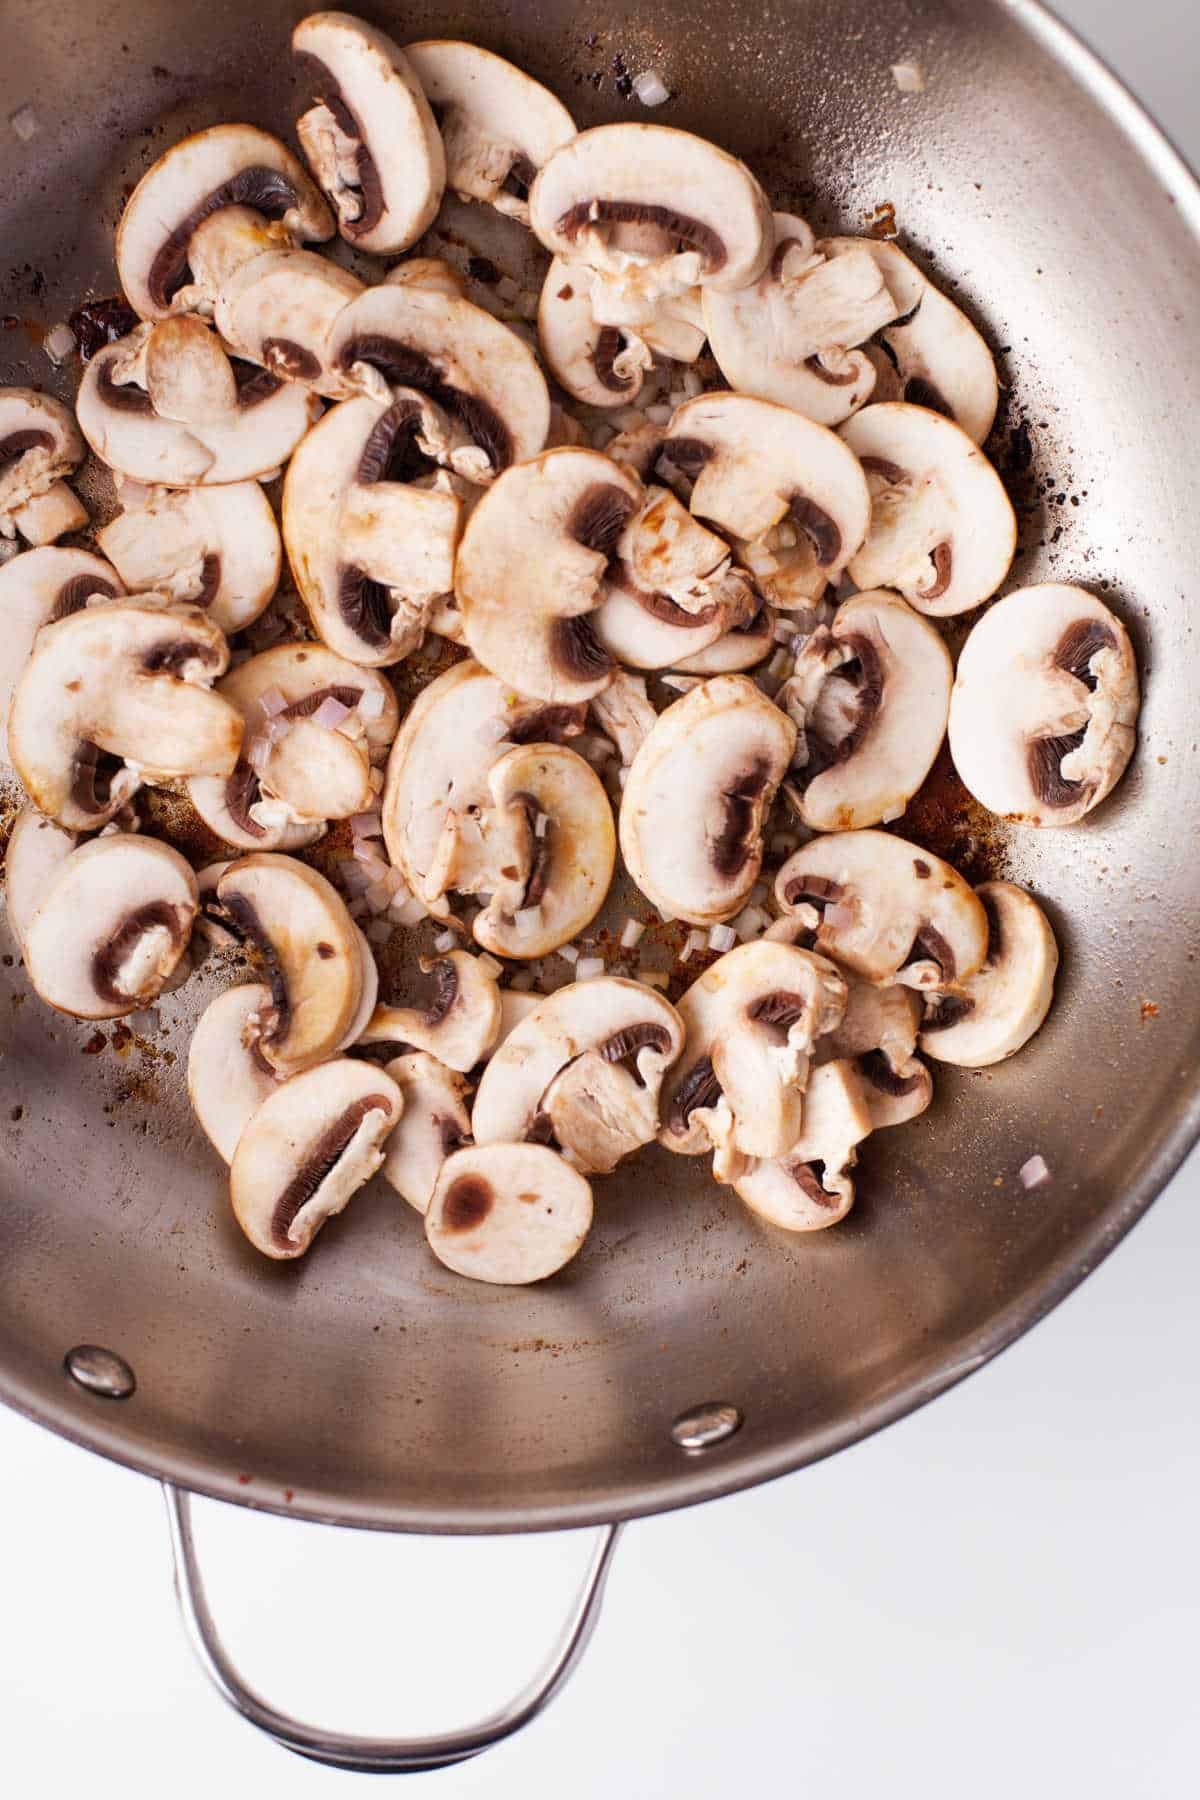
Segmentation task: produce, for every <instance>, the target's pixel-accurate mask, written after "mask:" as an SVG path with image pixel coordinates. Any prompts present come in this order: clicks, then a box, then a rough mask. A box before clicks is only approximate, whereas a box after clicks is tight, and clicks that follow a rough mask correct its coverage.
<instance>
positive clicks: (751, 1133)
mask: <svg viewBox="0 0 1200 1800" xmlns="http://www.w3.org/2000/svg"><path fill="white" fill-rule="evenodd" d="M845 1007H846V983H845V981H844V980H843V978H842V976H841V975H840V974H839V973H838V971H837V969H835V968H834V966H833V964H832V963H831V962H827V961H826V959H825V958H824V957H823V956H814V955H813V954H812V953H811V952H810V951H808V950H804V949H800V948H799V947H798V946H796V945H793V944H780V943H772V942H770V941H769V940H767V939H760V940H759V941H757V942H755V943H749V944H740V945H739V946H738V948H737V949H736V950H730V951H727V952H726V954H725V955H724V956H721V957H718V958H717V961H716V962H715V963H713V964H712V966H711V967H710V968H708V969H706V970H705V972H704V974H703V975H701V976H700V978H699V980H698V981H694V982H693V983H692V985H691V987H690V988H689V989H688V990H687V992H686V993H685V994H684V995H683V996H682V998H681V999H680V1002H679V1016H680V1018H681V1019H682V1020H683V1023H684V1028H685V1030H686V1032H687V1047H686V1049H685V1050H684V1053H683V1055H682V1057H681V1058H680V1060H679V1062H678V1063H677V1064H676V1065H675V1067H674V1069H673V1070H672V1071H671V1074H670V1075H669V1077H668V1079H667V1084H666V1088H665V1091H664V1094H663V1123H662V1129H661V1131H660V1133H659V1142H660V1143H661V1144H663V1145H664V1146H665V1147H666V1148H667V1149H668V1150H675V1151H678V1152H680V1153H681V1154H682V1155H685V1156H696V1155H699V1154H700V1153H702V1152H703V1151H705V1150H707V1149H709V1148H710V1146H711V1145H714V1144H715V1145H718V1146H719V1147H720V1146H722V1145H723V1146H724V1147H725V1148H726V1150H727V1152H729V1153H740V1154H741V1155H742V1156H756V1157H767V1158H769V1157H775V1156H783V1155H784V1154H786V1152H787V1151H789V1150H790V1149H791V1147H792V1145H793V1144H794V1143H795V1142H796V1139H797V1138H798V1137H799V1135H800V1129H801V1123H802V1119H803V1115H804V1090H805V1086H806V1083H807V1081H808V1073H809V1063H810V1060H811V1058H812V1055H813V1052H814V1049H815V1047H816V1044H817V1040H818V1038H820V1037H822V1036H823V1035H824V1033H826V1032H828V1031H831V1030H832V1029H833V1028H834V1026H836V1025H837V1024H838V1023H839V1022H840V1020H841V1018H842V1014H843V1013H844V1011H845Z"/></svg>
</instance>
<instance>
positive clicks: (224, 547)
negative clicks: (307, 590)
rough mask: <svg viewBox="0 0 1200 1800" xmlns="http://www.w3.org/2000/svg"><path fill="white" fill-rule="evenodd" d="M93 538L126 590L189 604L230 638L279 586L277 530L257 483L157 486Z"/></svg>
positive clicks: (255, 616) (255, 614) (280, 556)
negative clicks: (200, 609)
mask: <svg viewBox="0 0 1200 1800" xmlns="http://www.w3.org/2000/svg"><path fill="white" fill-rule="evenodd" d="M96 542H97V543H98V544H99V546H100V548H101V550H103V552H104V554H105V556H107V557H108V558H109V560H110V561H111V562H112V564H113V566H114V568H115V570H116V572H117V574H118V575H119V576H120V579H121V581H123V582H124V583H125V586H126V587H127V588H130V589H133V590H138V589H145V588H153V589H155V591H156V592H158V593H164V594H169V595H170V596H171V598H172V599H173V600H187V601H191V602H192V603H193V604H194V605H196V606H201V607H203V608H204V611H205V612H206V613H207V614H208V617H209V618H210V619H211V620H212V621H213V623H214V624H215V625H219V626H220V627H221V630H222V631H224V632H226V633H227V634H228V635H230V636H232V634H233V633H234V632H235V631H244V630H245V628H246V626H247V625H252V624H253V623H254V621H255V619H257V618H258V617H259V615H260V614H261V613H263V612H264V611H265V610H266V608H267V606H268V605H269V604H270V600H271V596H272V595H273V594H274V592H275V589H276V588H277V587H278V586H279V570H280V563H281V561H282V552H281V549H280V544H279V527H278V526H277V525H276V523H275V514H274V512H273V511H272V510H271V502H270V501H269V500H268V499H267V497H266V495H265V494H264V493H263V491H262V488H261V487H260V486H259V484H258V482H257V481H234V482H230V483H229V485H228V486H226V487H213V488H182V489H180V490H178V491H172V490H170V489H168V488H154V489H152V490H151V492H150V493H149V494H148V495H147V496H146V499H145V501H144V503H143V504H141V505H139V506H134V507H127V508H126V509H125V510H124V511H123V512H119V513H118V514H117V516H116V518H115V519H113V520H112V521H111V522H110V523H109V524H107V525H105V526H104V527H103V528H102V529H101V530H100V531H98V532H97V533H96ZM115 591H116V590H115V589H114V592H115Z"/></svg>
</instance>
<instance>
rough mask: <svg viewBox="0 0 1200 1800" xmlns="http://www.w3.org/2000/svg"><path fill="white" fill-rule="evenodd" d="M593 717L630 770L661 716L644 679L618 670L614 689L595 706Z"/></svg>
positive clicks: (599, 697) (625, 670)
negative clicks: (652, 701) (655, 708)
mask: <svg viewBox="0 0 1200 1800" xmlns="http://www.w3.org/2000/svg"><path fill="white" fill-rule="evenodd" d="M591 712H592V717H593V718H594V719H595V721H596V723H597V725H599V727H600V729H601V731H603V732H604V733H605V735H606V736H607V737H609V738H611V739H612V741H613V743H614V744H615V745H616V746H617V752H618V754H619V756H620V758H621V762H622V764H623V765H624V766H625V768H628V767H629V765H630V764H631V763H632V761H633V759H634V757H635V756H636V755H637V753H638V751H639V750H640V749H641V747H642V745H643V744H644V743H645V741H646V739H647V738H648V737H649V736H650V733H651V732H652V731H653V730H654V727H655V725H656V724H657V723H658V714H657V713H656V712H655V710H654V707H653V706H652V705H651V703H650V699H649V696H648V695H647V693H646V678H645V676H644V675H631V674H630V673H629V671H628V670H627V669H618V671H617V673H616V675H615V676H614V677H613V680H612V685H611V686H610V687H606V688H605V689H604V691H603V693H600V694H597V695H596V697H595V699H594V700H592V702H591Z"/></svg>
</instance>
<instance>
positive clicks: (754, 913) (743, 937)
mask: <svg viewBox="0 0 1200 1800" xmlns="http://www.w3.org/2000/svg"><path fill="white" fill-rule="evenodd" d="M770 923H771V921H770V919H769V918H768V917H767V915H766V913H765V912H763V911H762V910H761V909H760V908H759V907H757V906H746V907H743V909H742V911H741V912H740V913H739V914H738V916H737V918H736V919H735V920H734V921H733V929H734V932H735V933H736V934H737V940H738V942H739V943H740V944H747V943H749V941H750V939H751V938H756V937H757V936H758V935H759V933H760V932H762V931H765V930H766V928H767V926H768V925H769V924H770Z"/></svg>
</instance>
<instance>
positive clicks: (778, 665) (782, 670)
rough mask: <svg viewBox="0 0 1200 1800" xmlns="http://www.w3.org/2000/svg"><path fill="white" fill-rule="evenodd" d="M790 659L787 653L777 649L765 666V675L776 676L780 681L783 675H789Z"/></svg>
mask: <svg viewBox="0 0 1200 1800" xmlns="http://www.w3.org/2000/svg"><path fill="white" fill-rule="evenodd" d="M791 667H792V659H791V656H790V654H789V653H788V651H786V650H783V649H779V650H777V651H776V652H775V654H774V656H773V657H772V658H771V660H770V662H769V663H768V664H767V674H768V675H777V676H778V677H779V679H780V680H781V681H782V680H783V678H784V676H785V675H790V674H791Z"/></svg>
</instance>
